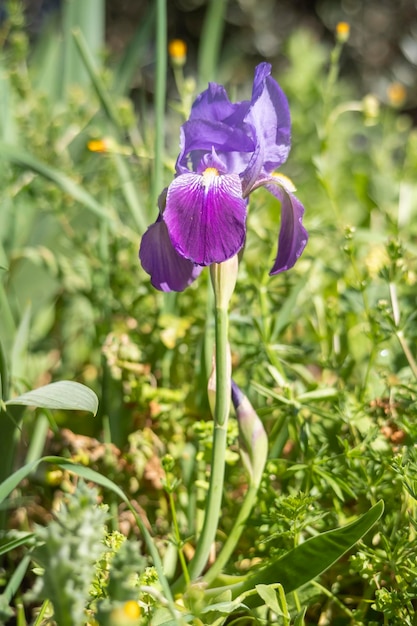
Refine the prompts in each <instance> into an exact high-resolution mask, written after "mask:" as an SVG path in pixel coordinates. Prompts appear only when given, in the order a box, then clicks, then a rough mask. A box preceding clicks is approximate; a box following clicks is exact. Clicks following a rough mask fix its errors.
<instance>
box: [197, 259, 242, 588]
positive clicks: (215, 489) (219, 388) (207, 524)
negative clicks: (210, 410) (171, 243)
mask: <svg viewBox="0 0 417 626" xmlns="http://www.w3.org/2000/svg"><path fill="white" fill-rule="evenodd" d="M237 268H238V261H237V257H234V258H233V259H230V260H228V261H226V262H224V263H221V264H214V265H212V266H211V267H210V274H211V281H212V285H213V291H214V299H215V315H214V326H215V367H214V376H215V385H214V383H213V382H212V380H210V381H209V393H210V391H211V392H212V391H213V390H214V387H215V403H214V431H213V449H212V458H211V474H210V480H209V490H208V494H207V502H206V506H205V511H204V514H205V515H204V522H203V527H202V529H201V534H200V536H199V538H198V540H197V546H196V551H195V555H194V557H193V559H192V560H191V561H190V564H189V567H188V572H189V575H190V579H191V580H195V579H196V578H198V577H199V576H200V575H201V572H202V571H203V569H204V567H205V565H206V563H207V560H208V557H209V554H210V550H211V547H212V545H213V542H214V540H215V537H216V532H217V526H218V523H219V517H220V510H221V504H222V496H223V484H224V472H225V457H226V445H227V423H228V418H229V411H230V402H231V398H230V393H231V390H230V385H231V365H230V351H229V345H228V340H227V339H228V325H229V317H228V307H229V302H230V298H231V297H232V294H233V290H234V288H235V284H236V276H237ZM212 376H213V375H212Z"/></svg>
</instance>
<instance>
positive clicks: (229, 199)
mask: <svg viewBox="0 0 417 626" xmlns="http://www.w3.org/2000/svg"><path fill="white" fill-rule="evenodd" d="M213 172H215V170H213V168H209V169H208V170H206V172H205V173H204V174H203V175H199V174H193V173H189V174H182V175H180V176H178V177H177V178H175V179H174V180H173V182H172V183H171V185H170V186H169V188H168V195H167V202H166V208H165V211H164V215H163V219H164V221H165V223H166V225H167V227H168V232H169V236H170V238H171V241H172V244H173V246H174V248H175V249H176V250H177V252H178V253H179V254H180V255H181V256H183V257H185V258H187V259H190V261H192V262H193V263H197V264H198V265H211V264H212V263H222V262H223V261H226V260H227V259H229V258H230V257H232V256H234V255H235V254H237V252H238V251H239V250H240V249H241V248H242V246H243V244H244V241H245V234H246V227H245V222H246V201H245V200H244V199H243V198H242V185H241V182H240V178H239V176H237V175H235V174H228V175H224V176H223V175H218V174H216V173H213Z"/></svg>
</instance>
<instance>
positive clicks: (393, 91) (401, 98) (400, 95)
mask: <svg viewBox="0 0 417 626" xmlns="http://www.w3.org/2000/svg"><path fill="white" fill-rule="evenodd" d="M387 96H388V101H389V103H390V105H391V106H393V107H400V106H402V105H403V104H404V102H405V100H406V98H407V90H406V88H405V87H404V85H403V84H402V83H397V82H395V83H391V85H389V86H388V88H387Z"/></svg>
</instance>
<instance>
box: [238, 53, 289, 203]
mask: <svg viewBox="0 0 417 626" xmlns="http://www.w3.org/2000/svg"><path fill="white" fill-rule="evenodd" d="M270 74H271V65H270V64H269V63H261V64H260V65H258V66H257V68H256V70H255V78H254V83H253V91H252V100H251V104H250V107H249V110H248V112H247V115H246V117H245V118H244V121H245V122H246V123H249V124H251V125H252V126H253V127H254V128H255V132H256V139H257V147H256V150H255V152H254V154H253V157H252V159H251V161H250V163H249V165H248V167H247V170H246V172H245V173H244V174H243V179H244V183H243V187H244V194H245V195H247V194H248V193H250V191H251V188H252V186H253V185H254V183H255V182H256V180H257V179H258V178H259V176H261V175H262V174H270V173H271V172H272V171H273V170H274V169H276V168H277V167H280V166H281V165H282V164H283V163H285V161H286V160H287V157H288V154H289V151H290V147H291V118H290V109H289V106H288V101H287V98H286V96H285V94H284V92H283V91H282V89H281V87H280V86H279V85H278V83H277V82H276V81H275V80H274V79H273V78H272V77H271V76H270Z"/></svg>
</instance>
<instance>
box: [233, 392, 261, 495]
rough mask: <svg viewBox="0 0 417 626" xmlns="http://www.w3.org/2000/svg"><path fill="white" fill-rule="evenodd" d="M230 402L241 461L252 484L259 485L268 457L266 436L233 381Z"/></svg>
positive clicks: (245, 398) (256, 416)
mask: <svg viewBox="0 0 417 626" xmlns="http://www.w3.org/2000/svg"><path fill="white" fill-rule="evenodd" d="M232 402H233V406H234V407H235V411H236V417H237V422H238V427H239V439H240V444H241V448H240V453H241V455H242V460H243V463H244V464H245V466H246V469H247V470H248V473H249V475H250V477H251V481H252V483H253V484H255V485H259V483H260V482H261V478H262V472H263V470H264V467H265V463H266V460H267V456H268V436H267V434H266V432H265V429H264V427H263V424H262V422H261V420H260V419H259V417H258V415H257V413H256V411H255V409H254V408H253V406H252V405H251V403H250V402H249V400H248V399H247V397H246V396H245V395H244V394H243V393H242V391H241V390H240V389H239V387H238V386H237V385H236V383H235V382H234V381H233V380H232Z"/></svg>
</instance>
